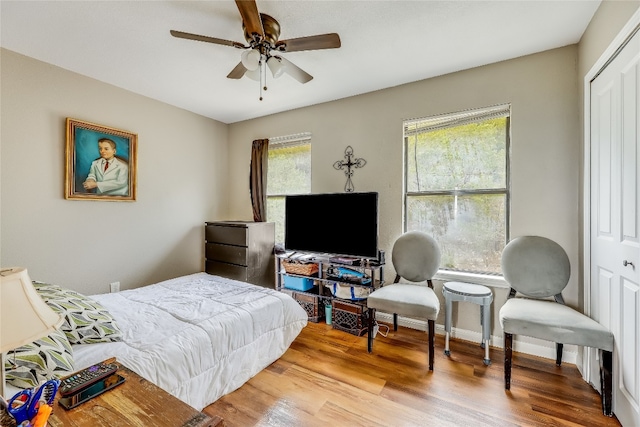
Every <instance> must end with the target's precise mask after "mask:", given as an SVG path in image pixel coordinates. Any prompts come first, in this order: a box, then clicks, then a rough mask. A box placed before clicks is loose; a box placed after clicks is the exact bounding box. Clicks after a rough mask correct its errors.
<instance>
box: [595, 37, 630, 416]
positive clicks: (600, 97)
mask: <svg viewBox="0 0 640 427" xmlns="http://www.w3.org/2000/svg"><path fill="white" fill-rule="evenodd" d="M639 137H640V32H639V33H636V34H635V36H634V37H633V38H632V39H631V41H630V42H629V43H628V44H627V45H626V46H625V47H624V49H623V50H622V51H621V52H620V53H619V54H618V55H617V56H616V57H615V58H614V60H613V61H612V62H611V63H610V64H609V65H608V66H607V67H606V68H605V69H604V71H603V72H602V73H601V74H600V75H599V76H598V77H596V78H595V79H594V80H593V82H592V83H591V278H590V283H591V313H592V315H593V317H594V318H595V319H596V320H598V321H599V322H600V323H601V324H602V325H604V326H606V327H607V328H609V329H610V330H611V331H612V332H613V333H614V336H615V349H614V355H613V356H614V368H613V369H614V374H613V375H614V377H613V380H614V381H613V410H614V413H615V414H616V416H617V417H618V419H619V420H620V422H621V423H622V425H623V426H639V425H640V310H639V307H640V234H639V233H640V230H639V223H638V211H639V210H640V202H639V197H638V187H639V184H638V180H639V175H638V173H639V171H638V163H639V160H640V148H639V139H640V138H639ZM591 357H592V360H594V359H593V357H594V354H593V352H592V353H591ZM596 378H597V377H596Z"/></svg>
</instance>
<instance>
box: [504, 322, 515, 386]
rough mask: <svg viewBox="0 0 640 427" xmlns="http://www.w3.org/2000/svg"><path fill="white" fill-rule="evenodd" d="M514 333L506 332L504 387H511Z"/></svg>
mask: <svg viewBox="0 0 640 427" xmlns="http://www.w3.org/2000/svg"><path fill="white" fill-rule="evenodd" d="M512 344H513V334H508V333H506V332H505V333H504V389H505V390H510V389H511V357H512V356H513V354H512V348H511V347H512Z"/></svg>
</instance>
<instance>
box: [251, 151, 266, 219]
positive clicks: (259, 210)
mask: <svg viewBox="0 0 640 427" xmlns="http://www.w3.org/2000/svg"><path fill="white" fill-rule="evenodd" d="M268 155H269V140H268V139H256V140H255V141H253V145H252V146H251V173H250V175H249V191H250V192H251V206H252V207H253V220H254V221H255V222H265V221H266V220H267V160H268Z"/></svg>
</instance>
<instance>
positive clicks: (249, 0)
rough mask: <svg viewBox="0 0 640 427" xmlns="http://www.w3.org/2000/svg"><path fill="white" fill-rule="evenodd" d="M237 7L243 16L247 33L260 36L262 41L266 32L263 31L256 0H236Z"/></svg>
mask: <svg viewBox="0 0 640 427" xmlns="http://www.w3.org/2000/svg"><path fill="white" fill-rule="evenodd" d="M236 5H237V6H238V10H239V11H240V15H241V16H242V22H243V23H244V27H245V29H246V30H247V32H248V33H249V34H251V35H253V36H254V39H255V35H258V36H260V39H261V40H262V39H263V38H264V30H263V29H262V19H260V12H258V5H256V2H255V0H236Z"/></svg>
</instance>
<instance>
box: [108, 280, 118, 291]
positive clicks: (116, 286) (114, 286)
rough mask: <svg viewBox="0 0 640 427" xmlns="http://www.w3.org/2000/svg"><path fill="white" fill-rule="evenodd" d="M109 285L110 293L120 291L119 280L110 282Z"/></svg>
mask: <svg viewBox="0 0 640 427" xmlns="http://www.w3.org/2000/svg"><path fill="white" fill-rule="evenodd" d="M109 286H111V293H114V292H120V282H112V283H110V284H109Z"/></svg>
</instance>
